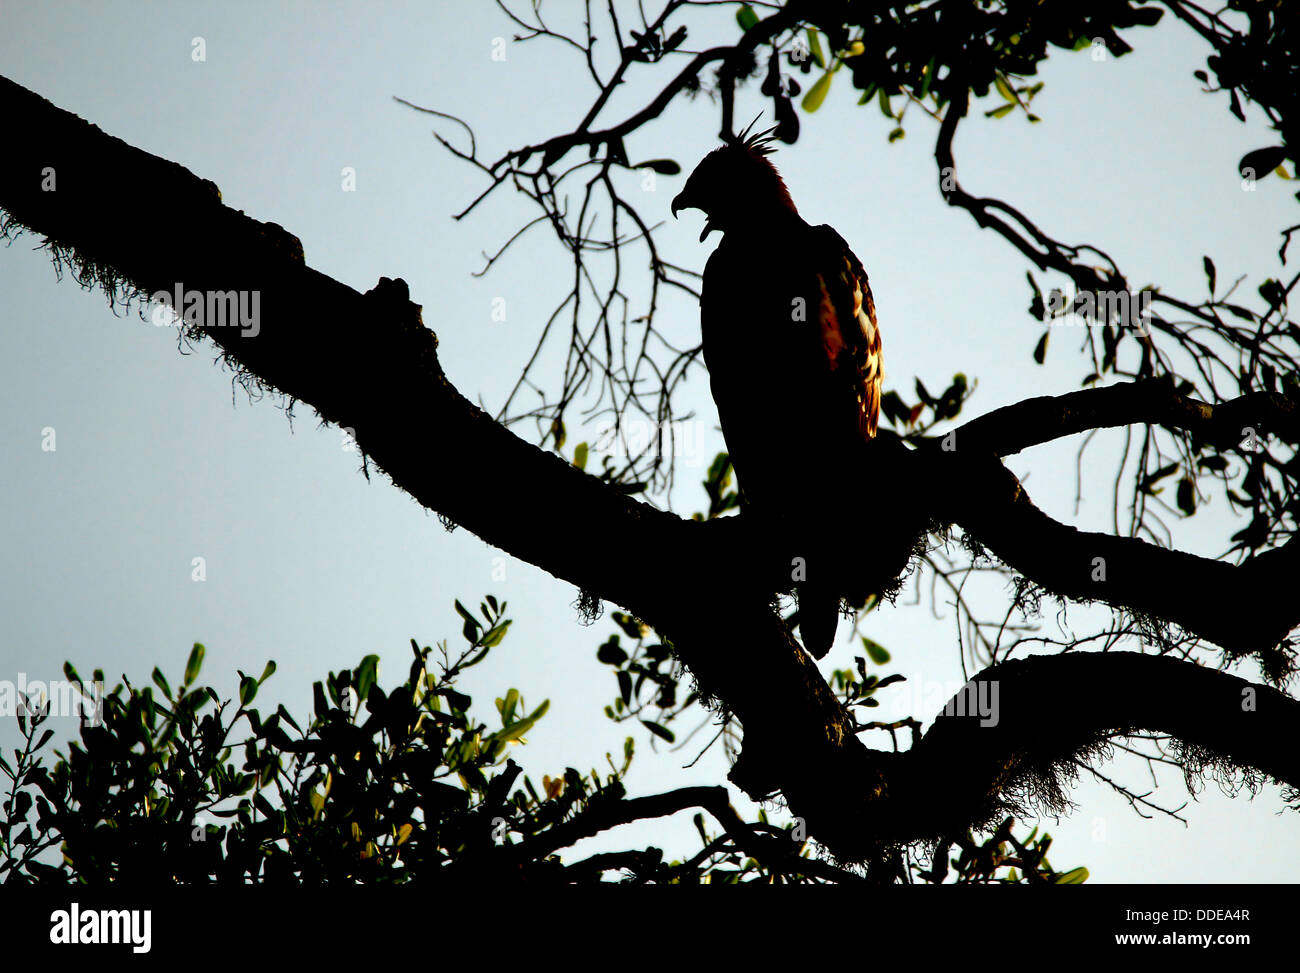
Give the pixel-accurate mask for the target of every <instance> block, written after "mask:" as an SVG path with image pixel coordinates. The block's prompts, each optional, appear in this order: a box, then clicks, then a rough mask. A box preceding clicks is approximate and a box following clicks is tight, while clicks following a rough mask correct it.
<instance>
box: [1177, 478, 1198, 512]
mask: <svg viewBox="0 0 1300 973" xmlns="http://www.w3.org/2000/svg"><path fill="white" fill-rule="evenodd" d="M1178 509H1179V510H1181V511H1182V512H1183V513H1185V514H1187V516H1189V517H1190V516H1191V515H1192V514H1194V513H1196V484H1195V482H1194V481H1193V480H1192V478H1191V477H1190V476H1184V477H1183V478H1182V479H1181V480H1179V481H1178Z"/></svg>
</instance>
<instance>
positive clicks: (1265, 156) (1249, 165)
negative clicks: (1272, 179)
mask: <svg viewBox="0 0 1300 973" xmlns="http://www.w3.org/2000/svg"><path fill="white" fill-rule="evenodd" d="M1284 159H1286V149H1285V148H1283V147H1282V146H1280V145H1273V146H1269V147H1268V148H1266V149H1255V151H1253V152H1247V153H1246V154H1245V155H1243V156H1242V157H1241V161H1240V162H1238V163H1237V171H1238V172H1243V171H1244V170H1247V169H1249V170H1250V171H1251V172H1253V173H1254V174H1255V175H1256V176H1257V177H1259V178H1263V177H1264V176H1266V175H1268V174H1269V173H1270V172H1272V171H1273V170H1274V169H1276V168H1277V167H1278V166H1280V165H1281V164H1282V162H1283V160H1284Z"/></svg>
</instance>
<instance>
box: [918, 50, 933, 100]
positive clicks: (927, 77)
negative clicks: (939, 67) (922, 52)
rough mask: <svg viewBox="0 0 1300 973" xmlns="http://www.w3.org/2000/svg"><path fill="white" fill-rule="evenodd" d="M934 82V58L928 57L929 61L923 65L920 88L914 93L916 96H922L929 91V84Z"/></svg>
mask: <svg viewBox="0 0 1300 973" xmlns="http://www.w3.org/2000/svg"><path fill="white" fill-rule="evenodd" d="M933 82H934V58H930V63H929V64H927V65H926V66H925V74H924V75H923V76H922V78H921V90H920V91H918V92H917V93H916V96H917V97H918V98H924V97H925V96H926V95H928V94H929V93H930V85H931V84H932V83H933Z"/></svg>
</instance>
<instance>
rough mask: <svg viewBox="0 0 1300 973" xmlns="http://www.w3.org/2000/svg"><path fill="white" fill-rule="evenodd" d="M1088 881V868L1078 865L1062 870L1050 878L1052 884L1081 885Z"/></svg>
mask: <svg viewBox="0 0 1300 973" xmlns="http://www.w3.org/2000/svg"><path fill="white" fill-rule="evenodd" d="M1086 881H1088V870H1087V869H1086V868H1083V867H1082V866H1080V867H1079V868H1072V869H1070V870H1069V871H1068V872H1063V873H1062V874H1060V875H1057V876H1056V877H1055V878H1053V879H1052V884H1053V885H1082V884H1083V883H1084V882H1086Z"/></svg>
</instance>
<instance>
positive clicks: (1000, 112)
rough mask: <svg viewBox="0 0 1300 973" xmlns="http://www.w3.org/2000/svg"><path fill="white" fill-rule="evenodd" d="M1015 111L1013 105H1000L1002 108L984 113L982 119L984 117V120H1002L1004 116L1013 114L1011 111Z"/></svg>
mask: <svg viewBox="0 0 1300 973" xmlns="http://www.w3.org/2000/svg"><path fill="white" fill-rule="evenodd" d="M1015 110H1016V106H1015V105H1002V106H1001V107H999V108H994V109H993V110H992V111H986V112H985V113H984V117H985V118H1002V117H1003V116H1005V115H1007V114H1008V113H1010V112H1013V111H1015Z"/></svg>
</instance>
